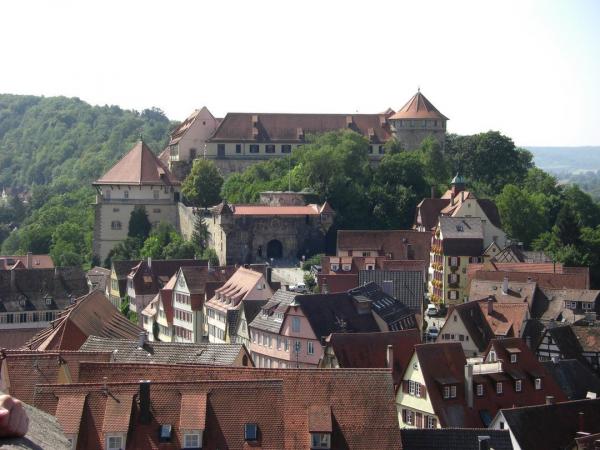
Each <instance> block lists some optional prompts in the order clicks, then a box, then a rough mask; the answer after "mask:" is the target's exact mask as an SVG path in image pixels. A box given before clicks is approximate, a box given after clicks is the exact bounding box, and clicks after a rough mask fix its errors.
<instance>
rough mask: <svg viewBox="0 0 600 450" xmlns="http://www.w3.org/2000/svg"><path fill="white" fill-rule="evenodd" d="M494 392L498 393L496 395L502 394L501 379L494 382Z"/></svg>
mask: <svg viewBox="0 0 600 450" xmlns="http://www.w3.org/2000/svg"><path fill="white" fill-rule="evenodd" d="M496 394H498V395H500V394H502V382H501V381H498V382H497V383H496Z"/></svg>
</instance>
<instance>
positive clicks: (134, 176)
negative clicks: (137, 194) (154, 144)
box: [93, 140, 180, 186]
mask: <svg viewBox="0 0 600 450" xmlns="http://www.w3.org/2000/svg"><path fill="white" fill-rule="evenodd" d="M93 184H94V185H102V184H108V185H111V184H115V185H134V186H142V185H150V186H152V185H165V186H176V185H179V184H180V182H179V181H178V180H177V179H176V178H175V177H174V176H173V174H171V172H170V171H169V168H168V167H167V166H166V165H165V163H164V162H162V161H161V160H160V159H158V157H157V156H156V155H155V154H154V153H153V152H152V150H150V148H149V147H148V146H147V145H146V143H145V142H144V141H142V140H139V141H138V142H137V143H136V144H135V145H134V146H133V148H132V149H131V150H129V152H128V153H127V154H126V155H125V156H123V157H122V158H121V159H120V160H119V161H118V162H117V163H116V164H115V165H114V166H112V167H111V168H110V169H109V170H108V172H106V173H105V174H104V175H102V176H101V177H100V178H99V179H98V180H96V181H95V182H94V183H93Z"/></svg>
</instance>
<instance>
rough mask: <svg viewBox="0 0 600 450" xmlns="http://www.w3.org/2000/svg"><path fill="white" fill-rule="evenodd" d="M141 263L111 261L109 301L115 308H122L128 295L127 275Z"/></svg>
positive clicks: (108, 288) (136, 261) (137, 261)
mask: <svg viewBox="0 0 600 450" xmlns="http://www.w3.org/2000/svg"><path fill="white" fill-rule="evenodd" d="M140 262H141V260H140V259H138V260H133V261H132V260H124V261H111V267H110V276H109V281H108V287H107V290H108V299H109V300H110V302H111V303H112V304H113V305H114V306H115V308H120V307H121V302H122V301H123V299H124V298H125V296H126V295H127V275H129V273H130V272H131V270H132V269H133V268H134V267H135V266H137V265H138V264H139V263H140Z"/></svg>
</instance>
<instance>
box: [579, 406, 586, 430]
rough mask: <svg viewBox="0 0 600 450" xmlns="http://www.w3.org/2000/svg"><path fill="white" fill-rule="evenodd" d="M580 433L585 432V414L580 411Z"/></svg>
mask: <svg viewBox="0 0 600 450" xmlns="http://www.w3.org/2000/svg"><path fill="white" fill-rule="evenodd" d="M579 431H581V432H585V414H584V413H583V411H579Z"/></svg>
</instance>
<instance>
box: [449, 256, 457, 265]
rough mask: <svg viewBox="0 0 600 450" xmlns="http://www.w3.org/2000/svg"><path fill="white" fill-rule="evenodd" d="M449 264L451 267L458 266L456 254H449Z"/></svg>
mask: <svg viewBox="0 0 600 450" xmlns="http://www.w3.org/2000/svg"><path fill="white" fill-rule="evenodd" d="M450 266H451V267H456V266H458V258H457V257H456V256H451V257H450Z"/></svg>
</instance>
